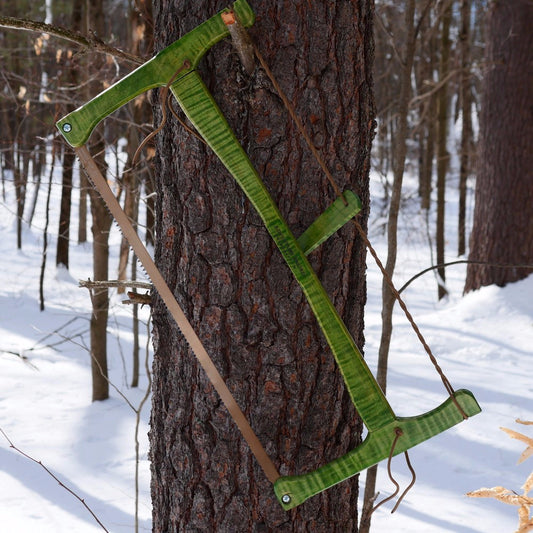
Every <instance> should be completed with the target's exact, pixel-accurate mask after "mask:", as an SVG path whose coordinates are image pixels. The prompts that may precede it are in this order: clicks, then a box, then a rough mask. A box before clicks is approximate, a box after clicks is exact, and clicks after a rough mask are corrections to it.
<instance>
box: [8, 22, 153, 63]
mask: <svg viewBox="0 0 533 533" xmlns="http://www.w3.org/2000/svg"><path fill="white" fill-rule="evenodd" d="M0 26H1V27H4V28H11V29H18V30H25V31H33V32H38V33H48V34H49V35H52V36H54V37H58V38H59V39H65V40H67V41H70V42H73V43H76V44H77V45H78V46H80V47H81V48H82V49H84V50H85V51H90V52H97V53H99V54H107V55H110V56H113V57H116V58H117V59H122V60H124V61H128V62H130V63H134V64H136V65H142V64H143V63H144V62H145V60H144V59H143V58H142V57H139V56H136V55H133V54H128V52H124V51H123V50H120V49H119V48H115V47H114V46H110V45H108V44H106V43H104V42H103V41H102V40H101V39H99V38H98V37H97V36H96V35H83V34H82V33H80V32H78V31H72V30H68V29H67V28H63V27H61V26H55V25H53V24H47V23H45V22H40V21H36V20H29V19H19V18H16V17H6V16H4V15H0Z"/></svg>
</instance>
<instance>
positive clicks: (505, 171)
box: [465, 0, 533, 292]
mask: <svg viewBox="0 0 533 533" xmlns="http://www.w3.org/2000/svg"><path fill="white" fill-rule="evenodd" d="M532 16H533V6H532V4H531V2H528V1H526V0H510V1H508V2H492V3H491V5H490V9H489V11H488V16H487V47H486V71H485V77H484V80H483V101H482V109H481V120H480V139H479V157H478V171H477V183H476V198H475V201H476V205H475V211H474V227H473V229H472V235H471V237H470V254H469V259H471V260H476V261H484V262H486V263H487V264H479V263H478V264H469V265H468V269H467V277H466V283H465V291H466V292H468V291H471V290H475V289H479V288H480V287H482V286H485V285H491V284H496V285H500V286H503V285H505V284H506V283H509V282H512V281H516V280H519V279H522V278H524V277H526V276H527V275H528V274H530V273H531V272H532V269H531V268H520V267H519V266H517V268H515V269H512V268H505V269H502V268H497V267H496V266H492V265H491V263H492V264H495V265H497V264H502V263H505V264H515V265H526V264H532V263H533V224H532V223H531V221H532V220H533V202H532V201H531V199H532V185H531V184H532V183H533V175H532V172H533V171H532V169H533V151H532V150H531V139H532V138H533V121H532V120H531V113H530V110H531V91H532V88H533V79H532V69H531V68H530V65H531V49H532V45H533V34H532V32H531V24H530V21H531V20H532Z"/></svg>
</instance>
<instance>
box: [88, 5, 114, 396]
mask: <svg viewBox="0 0 533 533" xmlns="http://www.w3.org/2000/svg"><path fill="white" fill-rule="evenodd" d="M86 6H87V9H88V11H89V13H88V17H87V19H88V20H89V25H90V26H89V27H90V28H91V29H93V30H94V31H95V32H96V33H97V34H98V35H103V34H104V6H103V0H93V1H92V2H91V4H88V3H87V4H86ZM99 59H100V58H98V59H95V60H93V62H92V66H93V67H98V66H99V65H100V66H101V63H99ZM90 85H91V86H92V89H91V91H92V92H93V94H97V93H99V92H101V91H102V83H101V82H99V81H98V79H96V80H95V81H94V82H93V84H90ZM92 138H93V139H95V142H94V143H93V144H91V150H92V152H93V153H94V154H96V156H95V159H96V160H97V162H98V164H99V167H100V170H101V172H102V174H103V175H104V176H105V175H106V172H107V166H106V162H105V152H106V145H105V140H104V136H103V133H102V130H101V129H96V130H95V132H93V134H92ZM89 196H90V204H91V215H92V228H91V230H92V234H93V276H94V280H95V281H100V280H107V279H109V230H110V229H111V222H112V219H111V215H110V214H109V212H108V210H107V208H106V206H105V204H104V201H103V200H102V198H100V196H99V195H98V193H97V192H96V191H95V190H94V189H93V188H91V189H90V190H89ZM92 304H93V309H92V316H91V366H92V379H93V395H92V399H93V401H100V400H106V399H107V398H109V381H108V373H107V319H108V314H109V298H108V290H107V288H101V289H100V288H99V289H95V291H94V293H93V299H92Z"/></svg>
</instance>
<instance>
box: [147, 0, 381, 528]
mask: <svg viewBox="0 0 533 533" xmlns="http://www.w3.org/2000/svg"><path fill="white" fill-rule="evenodd" d="M226 5H227V2H215V1H204V2H195V3H191V2H186V1H184V0H179V1H172V2H171V1H169V0H165V1H161V2H158V3H157V4H156V5H155V12H154V17H155V35H156V36H157V39H158V41H157V42H156V48H158V49H160V48H162V47H164V46H166V45H168V44H169V43H170V42H172V41H174V40H175V39H176V38H178V37H179V36H181V35H183V34H184V33H185V32H186V31H189V30H191V29H192V28H193V27H195V26H196V25H198V24H199V23H201V22H202V21H204V20H205V19H206V18H208V17H210V16H212V15H213V14H214V13H215V12H216V11H217V10H220V9H221V8H223V7H225V6H226ZM253 7H254V10H255V12H256V14H257V21H256V25H255V27H254V28H253V29H252V30H251V34H252V36H253V37H254V39H255V41H256V42H257V43H259V46H260V49H261V52H262V53H263V55H264V56H265V58H266V60H267V61H268V63H269V64H270V65H271V68H272V70H273V71H274V73H275V75H276V76H277V78H278V80H279V82H280V84H281V85H282V87H283V88H284V89H285V90H286V92H287V93H288V95H289V98H290V99H291V100H292V101H293V102H294V103H295V104H296V105H297V110H298V113H299V114H300V116H301V117H303V120H304V122H305V123H306V125H307V128H308V129H309V131H310V133H311V134H312V137H313V140H314V142H315V144H316V146H317V147H318V148H319V150H320V151H321V152H322V153H323V154H324V155H325V157H326V159H327V161H328V163H329V165H330V167H331V168H332V170H333V172H334V175H335V177H336V179H337V180H338V182H339V183H340V185H341V187H350V188H352V190H354V191H356V192H357V193H358V194H359V195H360V196H361V197H362V201H363V205H364V206H365V212H364V213H363V216H362V218H361V221H362V222H363V224H364V225H366V217H367V211H366V209H367V208H368V171H369V164H370V159H369V156H370V145H371V139H372V135H373V128H374V121H373V118H374V111H373V100H372V93H371V85H372V82H371V61H372V54H373V49H372V48H373V44H372V43H373V41H372V25H371V17H372V9H373V4H372V2H370V1H361V2H355V1H348V0H339V1H337V2H328V3H323V2H313V3H309V2H306V1H304V0H294V1H292V2H281V1H272V0H261V1H260V0H257V1H254V2H253ZM201 69H202V75H203V78H204V80H205V81H206V83H207V84H208V86H209V87H210V88H211V90H212V92H213V93H214V95H215V98H216V99H217V101H218V102H219V104H220V106H221V107H222V110H223V112H224V114H225V115H226V116H227V117H228V119H229V121H230V123H231V125H232V126H233V128H234V129H235V131H236V133H237V136H238V138H239V139H241V141H242V142H243V145H244V147H245V150H246V151H247V152H248V154H250V155H251V158H252V161H253V162H254V164H255V165H256V167H257V169H258V170H259V173H260V174H261V176H262V177H263V178H264V181H265V184H266V186H267V188H268V189H269V190H270V192H271V194H272V195H273V197H274V199H275V200H276V202H277V203H278V205H279V206H280V209H281V211H282V213H283V214H284V216H285V217H286V218H287V219H288V222H289V225H290V226H291V228H292V229H293V231H294V232H295V234H297V235H298V234H299V233H301V232H302V231H303V230H304V229H305V227H307V225H309V224H310V223H311V222H312V221H313V220H314V219H315V218H316V217H317V216H318V215H319V214H320V213H321V212H322V210H323V209H324V208H325V207H326V206H327V205H328V204H329V203H330V202H331V201H332V200H333V199H334V196H333V193H332V191H331V190H330V188H329V187H328V185H327V184H326V182H325V180H324V177H323V175H322V174H321V172H320V171H319V169H318V167H317V165H316V163H315V162H314V161H313V160H312V158H311V156H310V155H309V152H308V150H307V149H306V148H305V147H304V145H303V143H302V139H301V138H300V136H299V135H298V133H297V132H296V131H295V127H294V125H293V124H292V123H291V121H290V119H289V118H288V115H287V113H286V111H285V109H284V108H283V106H282V103H281V102H280V100H279V98H278V97H277V96H276V95H275V93H274V90H273V88H272V87H271V84H270V82H269V81H268V79H267V78H266V76H265V75H264V73H263V72H262V71H261V70H260V69H259V68H256V70H255V72H254V73H253V74H252V76H251V77H248V76H247V75H246V74H245V73H244V70H243V69H242V67H241V66H240V64H239V61H238V58H237V57H236V55H235V54H234V52H233V51H232V48H231V45H230V43H229V42H223V43H220V44H218V45H217V46H216V48H214V49H213V50H212V52H210V53H209V54H208V57H207V58H206V60H204V62H203V65H202V67H201ZM156 115H157V117H159V119H160V117H161V113H160V111H157V112H156ZM157 151H158V156H157V163H156V167H157V172H156V175H157V179H158V182H157V220H156V224H157V226H156V229H157V232H156V234H157V236H158V238H157V242H156V261H157V263H158V265H159V267H160V269H161V270H162V272H163V274H164V276H165V277H166V279H167V282H168V283H169V285H170V287H171V288H172V289H173V290H174V292H175V294H176V296H177V298H178V300H179V302H180V304H181V305H182V306H183V308H184V309H185V312H186V314H187V315H188V317H189V318H190V319H191V321H192V323H193V326H194V327H195V329H196V330H197V331H198V333H199V335H200V337H201V338H202V340H203V341H204V343H205V345H206V347H207V350H208V352H209V353H210V354H211V356H212V357H213V359H214V361H215V364H216V365H217V367H218V368H219V370H220V371H221V373H222V375H223V376H224V378H225V379H226V381H227V383H228V386H229V388H230V389H231V390H232V392H233V393H234V394H235V396H236V399H237V401H238V402H239V404H240V405H241V408H242V409H243V410H244V411H245V413H246V415H247V416H248V418H249V420H250V422H251V425H252V426H253V428H254V429H255V431H256V432H257V434H258V436H259V438H260V439H261V441H262V443H263V444H264V446H265V447H266V449H267V451H268V452H269V454H271V456H272V458H273V460H274V462H275V463H276V464H277V465H278V466H279V468H280V470H281V472H282V474H288V473H297V472H304V471H307V470H310V469H314V468H316V467H317V466H319V465H320V464H323V463H325V462H326V461H328V460H330V459H333V458H334V457H337V456H339V455H341V454H343V453H344V452H346V451H347V450H348V449H349V448H351V447H353V446H354V445H355V444H356V443H358V442H359V439H360V431H361V426H360V422H359V421H358V419H357V417H356V414H355V412H354V409H353V407H352V406H351V403H350V401H349V398H348V395H347V394H346V392H345V388H344V384H343V382H342V378H341V376H340V373H339V371H338V369H337V367H336V364H335V362H334V359H333V356H332V355H331V353H330V352H329V349H328V348H327V345H326V342H325V340H324V339H323V337H322V334H321V333H320V331H319V329H318V326H317V324H316V321H315V320H314V318H313V316H312V314H311V311H310V309H309V307H308V305H307V303H306V301H305V298H304V297H303V295H302V293H301V291H300V288H299V286H298V285H297V283H296V281H295V280H294V278H293V276H292V275H291V273H290V272H289V270H288V268H287V267H286V264H285V263H284V261H283V259H282V258H281V255H280V254H279V253H278V251H277V249H276V248H275V246H274V245H273V243H272V240H271V239H270V237H269V236H268V234H267V233H266V230H265V229H264V227H263V225H262V223H261V221H260V219H259V217H258V216H257V214H256V213H255V212H254V210H253V208H252V207H251V206H250V204H249V203H248V201H247V200H246V198H245V197H244V196H243V194H242V192H241V190H240V189H239V187H238V186H237V185H236V183H235V182H234V180H233V178H232V177H231V176H229V175H228V173H227V172H226V171H225V170H224V169H223V167H222V166H221V164H220V163H219V162H218V160H217V159H216V157H215V156H214V155H213V154H212V153H211V152H210V151H209V150H208V149H206V148H205V147H204V146H203V145H202V144H201V143H199V141H197V140H196V139H195V138H194V137H192V136H190V135H189V134H188V133H187V132H185V131H184V130H183V129H181V127H180V126H178V125H177V123H176V122H174V121H173V120H172V121H170V123H169V124H167V126H166V127H165V129H164V130H163V132H162V134H161V135H160V136H159V137H158V141H157ZM311 261H312V263H313V266H314V267H315V268H316V270H317V271H318V273H319V275H320V278H321V279H322V281H323V283H324V285H325V287H326V289H327V291H328V292H329V294H330V295H331V296H332V298H333V301H334V303H335V305H336V306H337V308H338V309H339V310H340V313H341V315H342V316H343V317H344V319H345V320H346V323H347V325H348V327H349V329H350V330H351V331H352V333H353V334H354V337H355V340H356V342H357V344H358V345H359V346H362V345H363V341H364V338H363V333H362V330H363V306H364V302H365V299H366V285H365V267H364V263H365V249H364V247H363V245H362V243H361V242H360V240H359V239H358V238H357V236H356V235H355V231H354V228H353V225H348V226H346V227H344V228H343V229H342V230H341V231H340V232H339V233H338V234H337V235H336V236H335V237H333V238H332V239H330V240H329V241H327V242H326V243H325V244H324V245H323V246H322V247H320V249H318V250H317V251H316V253H315V252H314V253H313V255H312V258H311ZM153 312H154V316H153V322H154V346H155V358H154V369H153V370H154V374H153V378H154V381H153V411H152V420H151V431H150V442H151V461H152V500H153V509H154V511H153V530H154V531H156V532H167V533H170V532H177V531H221V532H230V531H231V532H236V533H238V532H245V531H272V530H274V529H275V530H276V531H280V532H282V531H315V532H331V531H357V494H358V490H357V479H356V478H354V479H352V480H350V481H347V482H344V483H342V484H341V485H339V486H337V487H335V488H333V489H331V490H329V491H327V492H325V493H323V494H321V495H319V496H317V497H315V498H312V499H311V500H310V501H308V502H307V503H306V504H304V505H303V506H300V507H299V508H297V509H296V510H294V511H291V512H290V513H285V512H284V511H282V510H281V507H280V506H279V505H278V503H277V502H276V500H275V498H274V495H273V491H272V487H271V486H270V484H269V482H268V481H267V480H266V478H265V477H264V475H263V473H262V472H261V471H260V470H259V468H258V466H257V464H256V463H255V461H254V459H253V457H252V455H251V453H250V451H249V449H248V448H247V446H246V445H245V443H244V442H243V440H242V439H241V437H240V435H239V434H238V432H237V430H236V428H235V426H234V424H233V423H232V421H231V419H230V418H229V415H228V413H227V411H226V410H225V408H224V407H223V406H222V405H221V403H220V400H219V398H218V397H217V396H216V394H215V392H214V390H213V388H212V387H211V386H210V384H209V383H208V382H207V380H206V378H205V376H204V374H203V372H202V371H201V369H199V368H198V366H197V365H196V362H195V360H194V358H193V356H192V355H191V353H190V352H189V350H188V348H187V346H186V345H184V343H183V341H182V338H181V336H180V334H179V333H178V331H177V329H176V327H175V325H174V324H173V323H172V321H171V319H170V318H169V316H168V315H167V313H166V311H165V309H164V307H163V305H162V303H161V301H160V300H159V299H158V298H157V297H155V301H154V307H153Z"/></svg>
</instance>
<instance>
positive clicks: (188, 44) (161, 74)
mask: <svg viewBox="0 0 533 533" xmlns="http://www.w3.org/2000/svg"><path fill="white" fill-rule="evenodd" d="M230 11H233V13H235V15H236V16H237V17H238V19H239V21H240V23H241V24H242V25H243V26H245V27H250V26H251V25H252V24H253V23H254V20H255V15H254V12H253V11H252V8H251V7H250V5H249V4H248V2H247V1H246V0H236V2H234V4H233V8H226V9H224V10H222V11H221V12H220V13H218V14H216V15H215V16H213V17H211V18H210V19H208V20H206V21H205V22H204V23H202V24H201V25H200V26H197V27H196V28H194V29H193V30H192V31H190V32H189V33H187V34H186V35H184V36H183V37H182V38H181V39H178V40H177V41H175V42H174V43H172V44H171V45H169V46H167V47H166V48H165V49H163V50H161V51H160V52H159V53H158V54H157V55H156V56H154V57H153V58H152V59H150V60H149V61H147V62H146V63H144V64H143V65H141V66H140V67H139V68H137V69H135V70H134V71H133V72H131V73H130V74H128V75H127V76H126V77H125V78H123V79H121V80H120V81H118V82H117V83H115V84H114V85H112V86H111V87H109V88H108V89H106V90H105V91H103V92H102V93H100V94H99V95H98V96H96V97H95V98H93V99H92V100H90V101H89V102H87V103H86V104H85V105H83V106H82V107H80V108H78V109H76V110H75V111H73V112H72V113H69V114H68V115H66V116H65V117H63V118H62V119H61V120H59V121H58V122H57V127H58V129H59V131H60V132H61V134H62V135H63V137H65V139H66V141H67V142H68V143H69V144H70V145H71V146H73V147H75V148H76V147H79V146H82V145H84V144H85V143H86V142H87V139H88V138H89V136H90V135H91V133H92V131H93V129H94V128H95V127H96V125H97V124H98V123H99V122H100V121H101V120H103V119H104V118H105V117H107V116H108V115H110V114H111V113H112V112H113V111H115V110H117V109H118V108H119V107H121V106H123V105H124V104H126V103H127V102H129V101H130V100H132V99H133V98H135V97H136V96H138V95H139V94H141V93H143V92H146V91H148V90H149V89H154V88H156V87H162V86H165V85H167V84H168V83H169V81H171V80H172V78H174V77H176V73H177V72H179V75H178V76H177V77H176V78H175V79H176V80H177V79H179V78H181V77H183V76H186V75H187V74H188V73H189V72H191V71H192V70H194V69H195V68H196V66H197V65H198V63H199V62H200V60H201V59H202V57H203V56H204V55H205V53H206V52H207V51H208V50H209V48H211V47H212V46H213V45H215V44H216V43H218V42H219V41H220V40H222V39H224V38H225V37H227V36H228V35H229V31H228V27H227V26H226V24H225V23H224V21H223V20H222V14H223V13H228V12H230ZM173 81H175V80H173Z"/></svg>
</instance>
